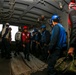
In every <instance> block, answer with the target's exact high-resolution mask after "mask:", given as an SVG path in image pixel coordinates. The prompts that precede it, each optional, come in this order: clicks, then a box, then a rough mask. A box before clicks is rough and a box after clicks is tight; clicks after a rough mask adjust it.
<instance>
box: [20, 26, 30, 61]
mask: <svg viewBox="0 0 76 75" xmlns="http://www.w3.org/2000/svg"><path fill="white" fill-rule="evenodd" d="M21 37H22V46H23V53H24V56H25V59H27V60H28V61H30V59H29V50H30V39H31V35H30V33H29V32H28V26H24V27H23V32H22V35H21Z"/></svg>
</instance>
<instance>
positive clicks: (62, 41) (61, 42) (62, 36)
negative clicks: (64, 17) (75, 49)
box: [57, 23, 67, 49]
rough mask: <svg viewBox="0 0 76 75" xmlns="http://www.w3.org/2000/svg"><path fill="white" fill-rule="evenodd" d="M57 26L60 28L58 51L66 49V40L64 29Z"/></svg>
mask: <svg viewBox="0 0 76 75" xmlns="http://www.w3.org/2000/svg"><path fill="white" fill-rule="evenodd" d="M57 25H58V26H59V28H60V32H59V38H58V42H57V47H59V49H62V48H63V47H66V39H67V38H66V31H65V29H64V27H63V26H62V25H61V24H60V23H58V24H57Z"/></svg>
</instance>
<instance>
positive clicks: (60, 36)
mask: <svg viewBox="0 0 76 75" xmlns="http://www.w3.org/2000/svg"><path fill="white" fill-rule="evenodd" d="M51 20H52V21H51V22H52V23H53V29H52V34H51V40H50V45H49V60H48V75H56V72H55V69H54V66H55V64H56V61H57V60H58V58H59V57H60V53H61V50H62V48H63V47H65V46H66V31H65V29H64V27H63V26H62V25H61V24H60V23H59V16H58V15H53V16H52V18H51Z"/></svg>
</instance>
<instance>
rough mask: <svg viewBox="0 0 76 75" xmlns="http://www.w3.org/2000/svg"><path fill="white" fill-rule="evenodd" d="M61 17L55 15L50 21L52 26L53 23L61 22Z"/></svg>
mask: <svg viewBox="0 0 76 75" xmlns="http://www.w3.org/2000/svg"><path fill="white" fill-rule="evenodd" d="M59 20H60V17H59V16H58V15H53V16H52V17H51V19H50V24H52V21H58V22H59Z"/></svg>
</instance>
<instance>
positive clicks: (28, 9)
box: [20, 1, 39, 20]
mask: <svg viewBox="0 0 76 75" xmlns="http://www.w3.org/2000/svg"><path fill="white" fill-rule="evenodd" d="M38 3H39V1H36V2H35V3H32V4H30V5H29V6H28V7H27V9H26V10H24V12H23V13H22V15H21V16H20V20H21V18H22V17H23V15H24V14H26V13H27V12H29V11H30V9H31V8H33V7H34V6H36V5H37V4H38Z"/></svg>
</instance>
